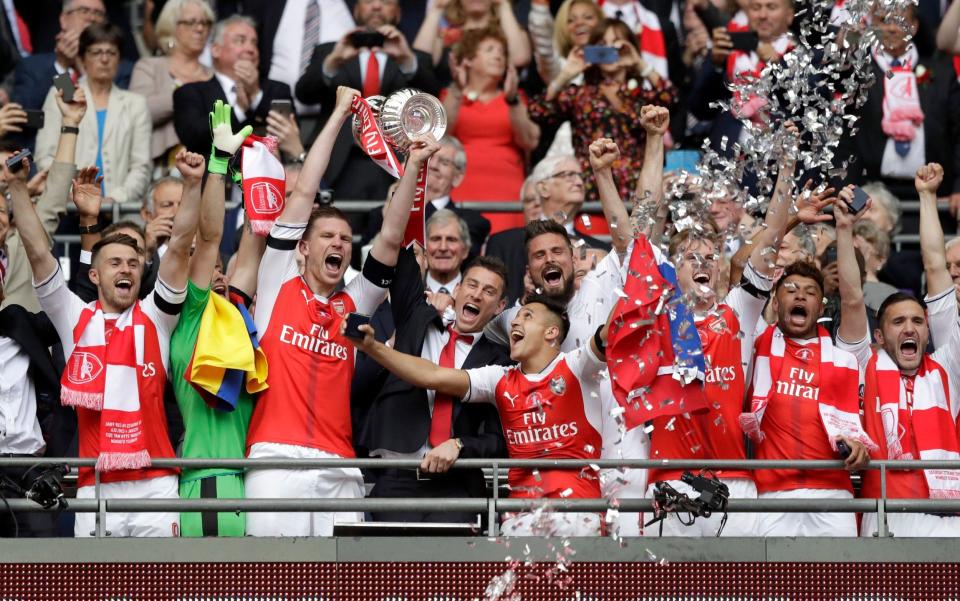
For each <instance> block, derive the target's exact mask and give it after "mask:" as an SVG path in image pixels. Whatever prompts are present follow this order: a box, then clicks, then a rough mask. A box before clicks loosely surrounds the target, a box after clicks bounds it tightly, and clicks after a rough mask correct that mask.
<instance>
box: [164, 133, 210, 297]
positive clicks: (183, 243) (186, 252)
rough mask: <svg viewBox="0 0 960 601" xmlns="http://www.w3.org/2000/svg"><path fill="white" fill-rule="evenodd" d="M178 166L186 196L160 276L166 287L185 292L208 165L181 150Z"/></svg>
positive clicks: (197, 157)
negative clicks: (201, 184) (191, 248)
mask: <svg viewBox="0 0 960 601" xmlns="http://www.w3.org/2000/svg"><path fill="white" fill-rule="evenodd" d="M176 165H177V169H178V170H179V171H180V174H181V175H182V176H183V195H182V196H181V197H180V207H179V208H178V209H177V215H176V217H174V219H173V232H172V233H171V235H170V240H169V242H167V251H166V252H165V253H163V258H161V259H160V268H159V270H158V271H157V277H158V278H159V279H160V280H161V281H162V282H163V283H165V284H166V285H167V287H169V288H171V289H173V290H183V289H184V288H186V287H187V267H188V263H189V261H190V245H191V244H193V237H194V235H195V234H196V233H197V222H198V221H199V219H200V182H201V180H202V179H203V171H204V169H205V167H206V166H207V163H206V161H204V160H203V157H202V156H200V155H199V154H197V153H195V152H187V151H186V150H181V151H180V152H179V153H177V158H176Z"/></svg>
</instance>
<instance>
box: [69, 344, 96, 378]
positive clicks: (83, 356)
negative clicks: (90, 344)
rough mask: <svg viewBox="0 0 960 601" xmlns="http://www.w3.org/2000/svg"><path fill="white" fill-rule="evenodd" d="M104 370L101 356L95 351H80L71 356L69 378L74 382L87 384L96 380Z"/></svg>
mask: <svg viewBox="0 0 960 601" xmlns="http://www.w3.org/2000/svg"><path fill="white" fill-rule="evenodd" d="M102 371H103V363H101V362H100V358H99V357H97V356H96V355H94V354H93V353H87V352H84V351H78V352H75V353H73V354H72V355H71V356H70V363H69V365H67V379H68V380H70V381H71V382H73V383H74V384H87V383H88V382H93V381H94V380H96V379H97V378H98V377H99V376H100V372H102Z"/></svg>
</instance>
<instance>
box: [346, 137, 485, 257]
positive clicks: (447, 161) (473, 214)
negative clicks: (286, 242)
mask: <svg viewBox="0 0 960 601" xmlns="http://www.w3.org/2000/svg"><path fill="white" fill-rule="evenodd" d="M341 135H342V134H341ZM367 161H368V162H370V163H372V161H371V160H370V159H369V158H367ZM330 164H331V165H332V164H333V159H331V160H330ZM377 169H380V168H379V167H377ZM466 171H467V153H466V152H465V151H464V149H463V144H461V143H460V140H458V139H456V138H454V137H453V136H444V137H443V138H442V139H441V140H440V150H438V151H437V154H435V155H433V158H431V159H430V166H429V168H428V169H427V191H426V210H425V211H424V216H425V217H426V219H430V217H432V216H433V214H434V213H435V212H436V211H437V209H450V210H451V211H453V212H454V213H456V214H457V217H459V218H460V219H463V221H464V222H465V223H466V224H467V229H468V230H470V254H469V255H467V261H468V262H469V261H470V260H471V259H472V258H473V257H476V256H479V255H480V251H481V250H482V249H483V243H484V242H485V241H486V240H487V236H489V235H490V222H489V221H488V220H487V218H486V217H484V216H483V215H481V214H480V212H479V211H475V210H473V209H465V208H463V207H459V206H457V205H455V204H453V202H452V201H451V200H450V192H452V191H453V189H454V188H456V187H457V186H459V185H460V182H462V181H463V175H464V173H466ZM327 172H328V173H329V172H330V168H329V167H328V168H327ZM382 225H383V209H382V208H379V207H378V208H376V209H373V210H371V211H370V216H369V219H368V221H367V227H366V229H365V230H364V232H363V238H362V242H361V244H368V243H369V242H370V240H373V237H374V236H376V235H377V232H379V231H380V227H381V226H382ZM355 255H359V253H355Z"/></svg>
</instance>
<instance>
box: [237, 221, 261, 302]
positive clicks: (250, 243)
mask: <svg viewBox="0 0 960 601" xmlns="http://www.w3.org/2000/svg"><path fill="white" fill-rule="evenodd" d="M266 247H267V239H266V238H264V237H263V236H257V235H256V234H254V233H253V230H252V229H251V228H250V219H249V217H247V216H246V215H244V218H243V234H241V236H240V248H238V249H237V266H236V268H235V269H234V271H233V275H232V276H230V286H231V287H232V288H236V289H237V290H239V291H240V292H243V293H244V294H246V295H247V296H249V297H250V298H253V296H254V295H255V294H256V293H257V272H258V271H259V270H260V258H261V257H263V251H264V250H265V249H266Z"/></svg>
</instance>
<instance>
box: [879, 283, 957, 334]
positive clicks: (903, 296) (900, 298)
mask: <svg viewBox="0 0 960 601" xmlns="http://www.w3.org/2000/svg"><path fill="white" fill-rule="evenodd" d="M951 294H952V293H951ZM907 301H910V302H914V303H917V304H918V305H920V308H921V309H923V311H924V312H926V311H927V303H925V302H923V300H922V299H919V298H917V297H915V296H914V295H912V294H907V293H906V292H894V293H893V294H891V295H890V296H888V297H887V298H885V299H883V302H882V303H880V308H879V309H877V326H878V327H881V328H882V327H883V316H884V314H886V312H887V309H889V308H890V307H892V306H893V305H896V304H898V303H903V302H907Z"/></svg>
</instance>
